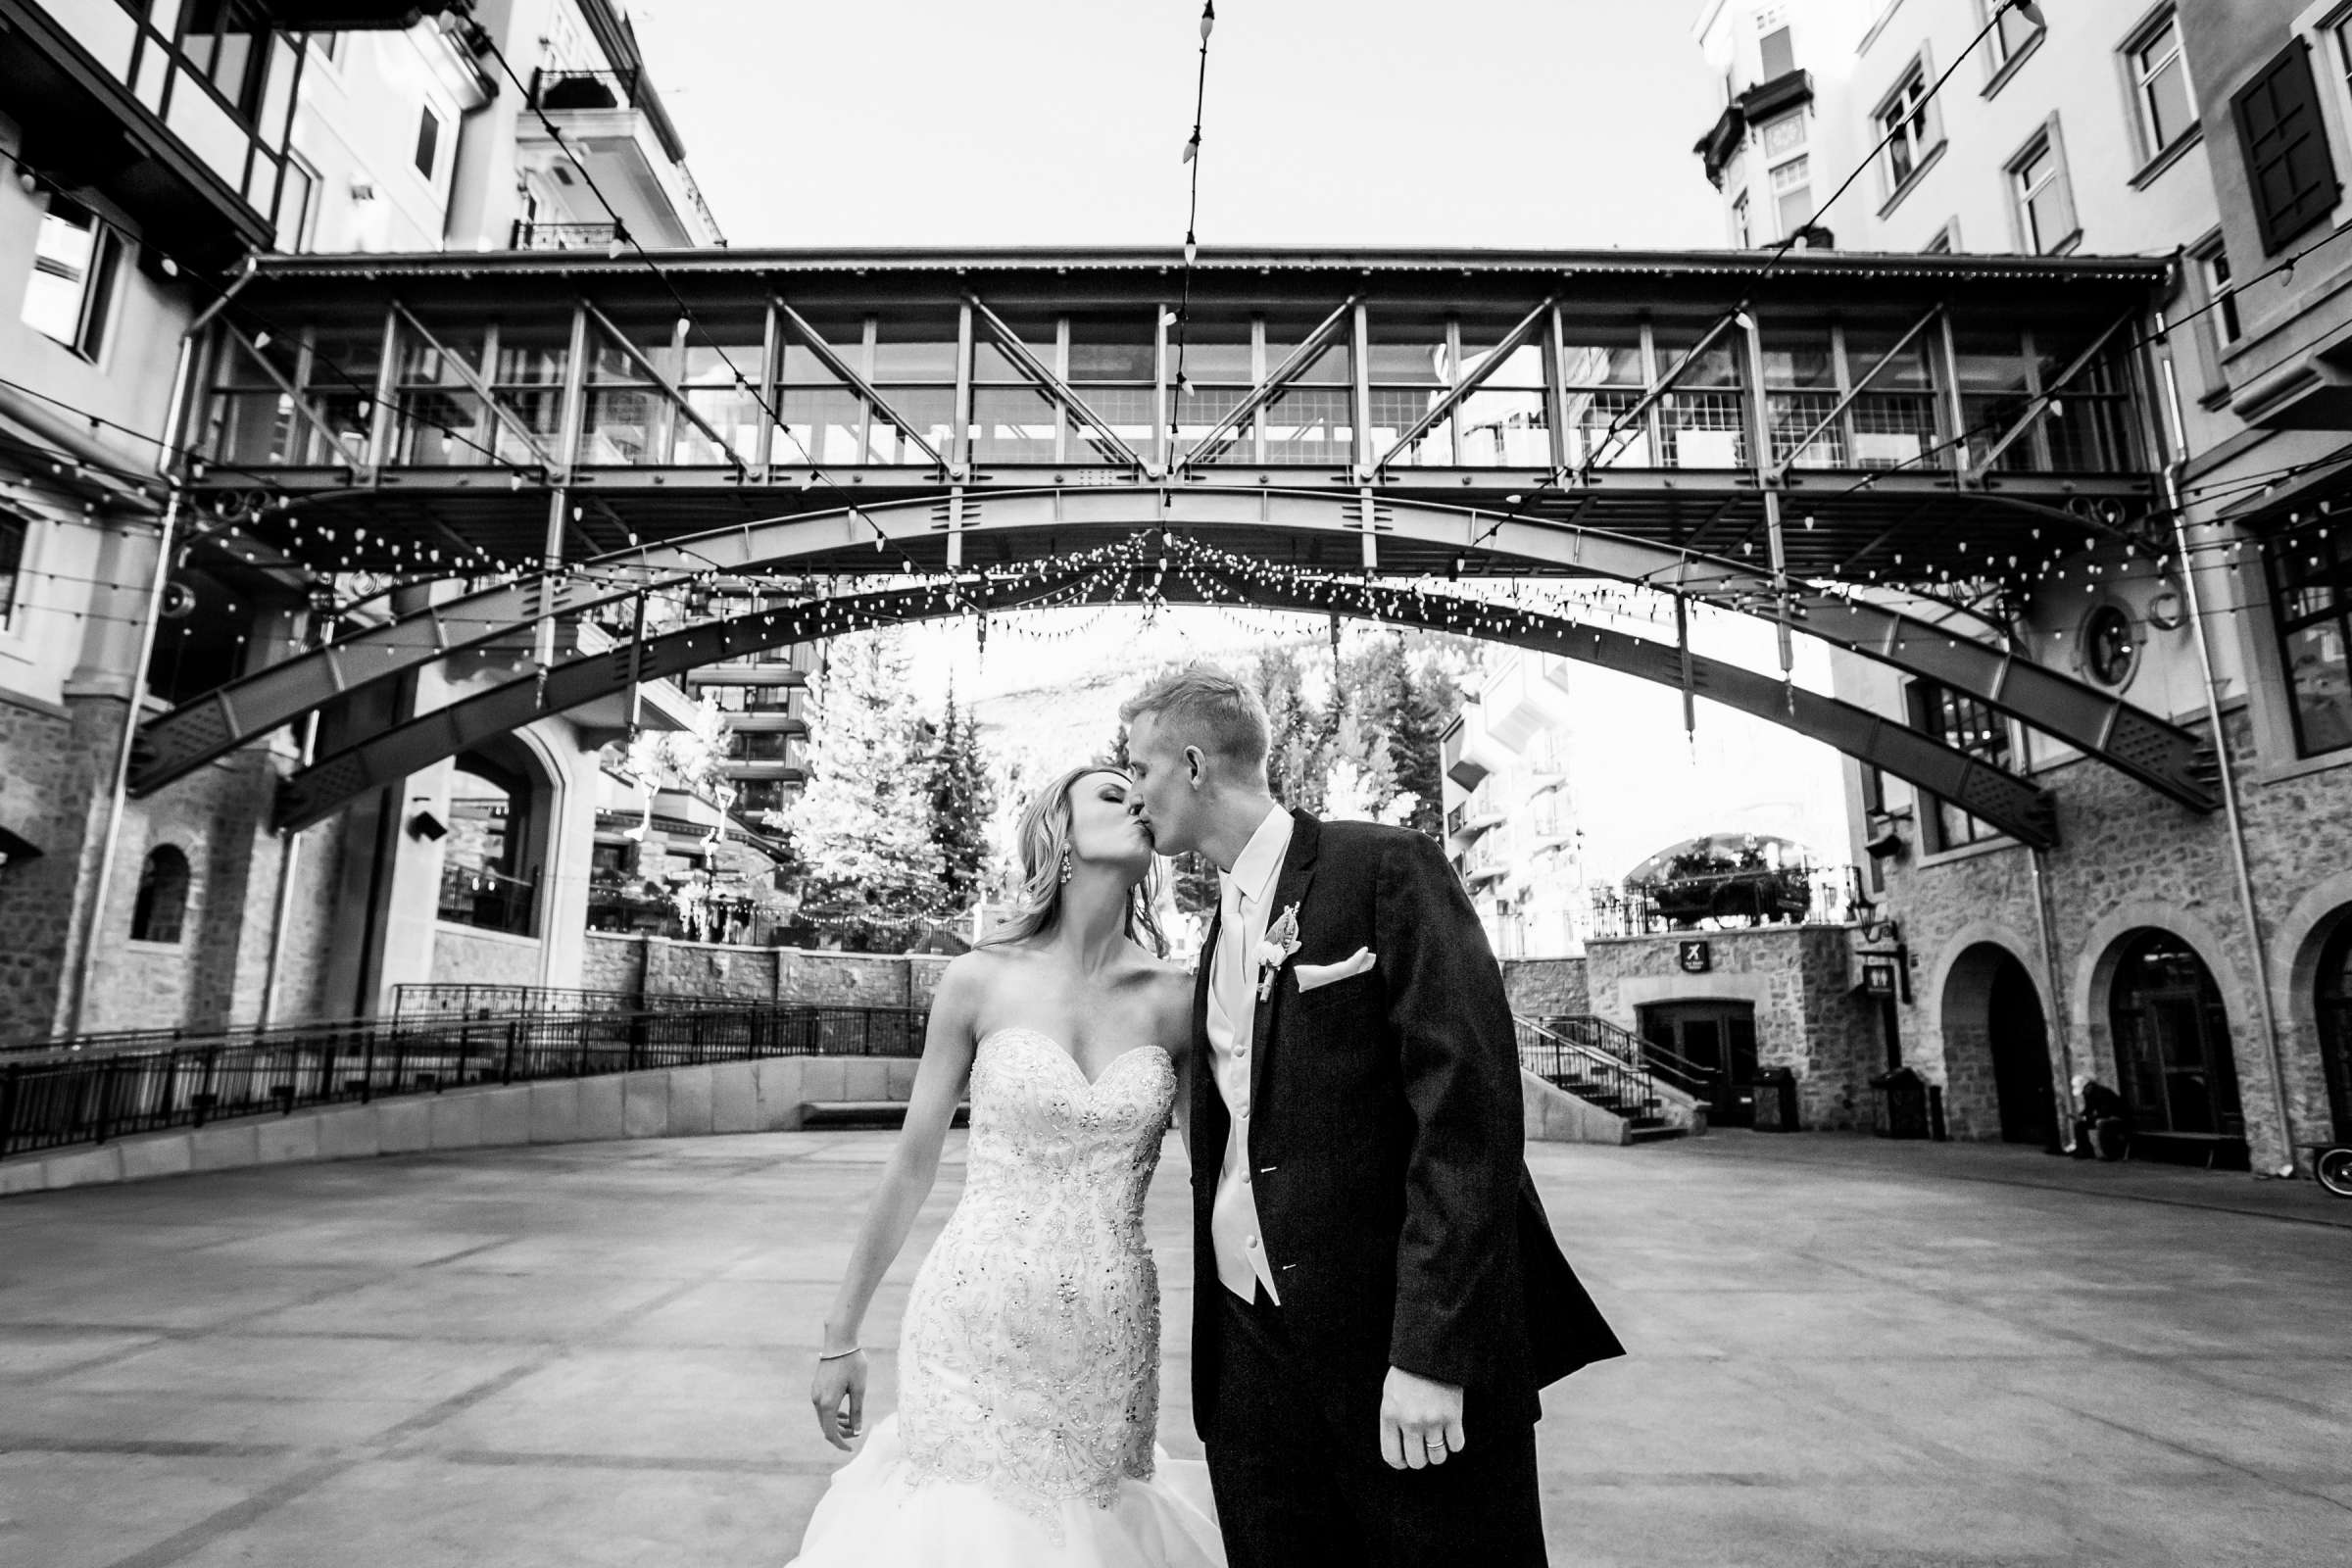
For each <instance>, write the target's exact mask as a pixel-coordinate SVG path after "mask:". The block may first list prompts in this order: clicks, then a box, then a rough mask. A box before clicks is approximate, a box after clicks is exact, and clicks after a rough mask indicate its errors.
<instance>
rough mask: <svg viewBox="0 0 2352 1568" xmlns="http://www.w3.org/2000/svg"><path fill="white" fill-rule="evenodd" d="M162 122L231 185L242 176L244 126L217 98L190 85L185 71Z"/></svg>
mask: <svg viewBox="0 0 2352 1568" xmlns="http://www.w3.org/2000/svg"><path fill="white" fill-rule="evenodd" d="M164 123H166V124H168V125H170V126H171V127H172V132H173V133H174V134H175V135H177V136H178V137H179V139H180V140H181V141H184V142H186V143H187V144H188V145H189V146H190V147H191V148H193V149H195V152H196V156H197V157H199V158H201V159H203V160H204V161H205V163H206V164H208V165H209V166H211V168H212V171H213V172H214V173H216V174H219V175H220V176H221V178H222V179H224V180H226V181H227V182H228V183H229V185H230V186H231V187H234V186H235V185H236V184H237V183H238V182H239V181H240V180H242V179H243V178H244V177H245V149H246V146H247V145H248V143H247V138H246V134H245V127H244V126H242V125H240V124H238V123H237V122H236V121H235V119H233V118H232V117H231V116H230V115H229V112H228V111H227V110H225V109H223V108H221V102H220V100H219V99H217V98H215V97H213V96H212V95H211V94H210V93H207V92H205V91H204V90H203V89H202V88H200V87H196V86H194V85H192V84H190V82H189V81H188V78H187V75H186V73H181V76H180V80H179V84H178V85H177V86H176V87H174V88H173V89H172V113H171V114H170V115H168V116H166V117H165V122H164Z"/></svg>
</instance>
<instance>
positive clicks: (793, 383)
mask: <svg viewBox="0 0 2352 1568" xmlns="http://www.w3.org/2000/svg"><path fill="white" fill-rule="evenodd" d="M799 314H800V316H801V319H803V320H805V321H806V322H808V324H809V328H810V330H811V331H813V333H814V335H815V337H816V338H817V340H819V341H821V342H822V343H823V345H824V347H825V348H826V349H828V350H829V351H831V353H832V354H833V355H834V356H835V357H837V358H839V359H840V360H841V361H842V362H843V363H845V364H847V365H849V366H850V367H851V368H855V369H857V370H858V371H859V372H860V373H863V370H864V368H865V320H864V318H862V317H859V316H856V315H852V314H850V313H848V312H837V311H810V310H802V311H801V312H800V313H799ZM780 334H781V339H782V352H783V363H782V364H781V365H780V366H779V367H778V376H777V379H778V386H777V408H776V413H777V414H778V415H779V416H780V417H782V419H783V423H782V424H781V425H779V426H778V427H777V429H776V434H775V440H774V442H773V443H772V445H771V447H770V454H771V456H772V457H773V459H774V460H775V461H776V462H778V463H788V464H802V463H809V464H833V463H855V462H857V461H858V452H859V450H860V449H861V447H862V443H863V441H864V439H865V400H864V399H863V398H861V397H859V396H858V394H857V393H855V392H853V391H851V390H850V389H849V388H848V387H847V386H845V385H843V384H842V381H841V378H840V377H839V376H837V375H835V374H834V373H833V372H832V370H831V369H829V368H826V365H825V361H824V356H823V355H821V354H820V353H818V351H817V350H816V349H815V348H813V347H811V346H810V343H809V335H808V334H807V333H804V332H803V330H802V329H801V328H800V327H798V326H795V325H793V324H791V323H789V322H786V323H784V324H783V326H782V327H781V328H780Z"/></svg>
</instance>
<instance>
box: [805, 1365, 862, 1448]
mask: <svg viewBox="0 0 2352 1568" xmlns="http://www.w3.org/2000/svg"><path fill="white" fill-rule="evenodd" d="M809 1403H811V1404H813V1405H815V1406H816V1425H817V1430H818V1431H820V1432H822V1433H824V1435H825V1441H826V1442H827V1443H830V1444H831V1445H833V1446H835V1447H836V1448H839V1449H841V1450H842V1451H843V1452H844V1453H847V1452H849V1451H850V1440H851V1439H852V1438H854V1437H856V1436H858V1433H860V1432H862V1431H863V1430H864V1429H865V1352H864V1351H863V1350H853V1351H852V1352H851V1353H849V1354H848V1355H841V1356H835V1357H834V1358H833V1359H832V1360H830V1361H819V1362H817V1363H816V1376H815V1378H814V1379H812V1380H811V1381H810V1383H809Z"/></svg>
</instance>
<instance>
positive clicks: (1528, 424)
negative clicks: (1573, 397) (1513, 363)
mask: <svg viewBox="0 0 2352 1568" xmlns="http://www.w3.org/2000/svg"><path fill="white" fill-rule="evenodd" d="M1497 373H1501V372H1497ZM1459 417H1460V420H1461V426H1462V462H1464V463H1466V464H1471V465H1476V466H1490V467H1518V468H1527V467H1538V468H1541V467H1548V466H1550V464H1551V430H1550V427H1549V425H1548V424H1547V422H1546V421H1545V419H1544V394H1543V393H1542V392H1541V391H1529V390H1527V389H1524V388H1518V387H1500V388H1498V387H1495V385H1494V384H1493V383H1491V382H1490V383H1489V384H1487V385H1486V386H1482V387H1480V388H1479V389H1478V390H1477V391H1475V392H1473V393H1471V394H1470V395H1469V396H1468V397H1466V398H1464V399H1463V400H1462V403H1461V408H1460V411H1459Z"/></svg>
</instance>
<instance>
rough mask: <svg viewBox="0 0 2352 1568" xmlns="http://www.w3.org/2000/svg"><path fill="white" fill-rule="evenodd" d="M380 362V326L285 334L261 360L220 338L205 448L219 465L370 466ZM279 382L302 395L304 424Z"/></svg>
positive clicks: (272, 342)
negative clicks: (371, 438) (369, 446)
mask: <svg viewBox="0 0 2352 1568" xmlns="http://www.w3.org/2000/svg"><path fill="white" fill-rule="evenodd" d="M382 359H383V326H382V323H381V322H380V321H375V322H370V323H368V324H366V325H346V326H320V327H316V328H313V329H312V330H311V331H310V332H308V333H307V334H293V333H289V334H288V335H287V337H285V338H282V339H280V338H272V339H271V340H270V342H269V343H268V344H267V345H265V346H264V347H263V348H262V349H261V351H260V353H259V354H256V352H255V351H254V349H253V348H252V346H251V344H250V343H246V342H240V341H238V340H237V339H235V338H226V339H224V340H223V341H222V343H221V350H220V352H219V353H218V354H216V355H215V356H214V368H213V388H212V397H211V400H210V403H209V406H208V408H207V413H206V419H207V423H206V427H205V434H204V445H205V450H206V451H207V452H208V453H209V455H210V456H212V457H213V458H214V459H215V460H217V461H219V462H221V463H224V464H250V465H256V466H270V465H292V466H333V465H337V464H360V463H365V462H367V461H368V445H369V439H370V427H371V424H372V421H373V418H374V415H375V381H376V367H377V366H378V365H380V364H381V363H382ZM265 365H266V366H267V367H268V368H264V367H265ZM271 370H274V371H276V375H275V376H274V377H273V376H272V375H271V374H270V371H271ZM280 380H282V381H283V382H284V383H285V384H286V385H287V386H290V387H293V388H294V389H295V391H296V393H297V394H298V395H299V396H300V397H301V400H302V406H303V407H304V408H305V409H307V410H308V411H309V414H310V417H309V418H307V419H306V418H303V417H300V416H299V415H298V414H297V413H296V412H295V405H294V399H293V398H292V397H290V396H288V395H287V394H286V392H285V391H284V390H282V389H281V387H280V386H279V381H280Z"/></svg>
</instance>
